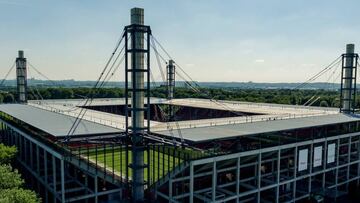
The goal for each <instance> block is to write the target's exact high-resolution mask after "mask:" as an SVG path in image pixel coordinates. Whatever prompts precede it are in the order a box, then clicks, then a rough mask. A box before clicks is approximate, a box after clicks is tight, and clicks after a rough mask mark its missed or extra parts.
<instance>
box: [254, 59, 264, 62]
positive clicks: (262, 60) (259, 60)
mask: <svg viewBox="0 0 360 203" xmlns="http://www.w3.org/2000/svg"><path fill="white" fill-rule="evenodd" d="M254 62H255V63H264V62H265V60H264V59H256V60H255V61H254Z"/></svg>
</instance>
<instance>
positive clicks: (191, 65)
mask: <svg viewBox="0 0 360 203" xmlns="http://www.w3.org/2000/svg"><path fill="white" fill-rule="evenodd" d="M185 66H187V67H193V66H195V64H193V63H187V64H185Z"/></svg>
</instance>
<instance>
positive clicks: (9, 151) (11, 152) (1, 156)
mask: <svg viewBox="0 0 360 203" xmlns="http://www.w3.org/2000/svg"><path fill="white" fill-rule="evenodd" d="M16 152H17V150H16V147H7V146H5V145H4V144H0V164H9V163H10V162H11V160H12V159H13V158H14V157H15V155H16Z"/></svg>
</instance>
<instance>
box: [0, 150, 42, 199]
mask: <svg viewBox="0 0 360 203" xmlns="http://www.w3.org/2000/svg"><path fill="white" fill-rule="evenodd" d="M16 152H17V150H16V148H15V147H8V146H5V145H3V144H0V203H38V202H41V201H40V199H39V198H38V197H37V195H36V193H35V192H33V191H31V190H26V189H23V188H21V187H22V186H23V185H24V180H23V179H22V178H21V175H20V174H19V172H18V171H17V170H16V169H15V170H14V169H13V168H12V167H11V166H10V165H8V164H9V163H10V162H11V160H12V159H14V158H15V155H16Z"/></svg>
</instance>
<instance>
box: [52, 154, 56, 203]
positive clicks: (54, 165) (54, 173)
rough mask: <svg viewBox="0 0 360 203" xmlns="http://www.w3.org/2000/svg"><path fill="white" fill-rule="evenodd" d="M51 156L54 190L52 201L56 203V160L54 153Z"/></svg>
mask: <svg viewBox="0 0 360 203" xmlns="http://www.w3.org/2000/svg"><path fill="white" fill-rule="evenodd" d="M51 158H52V170H53V171H52V172H53V174H52V175H53V184H54V191H53V194H54V203H56V195H57V192H56V184H57V182H56V160H55V156H54V155H51Z"/></svg>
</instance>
